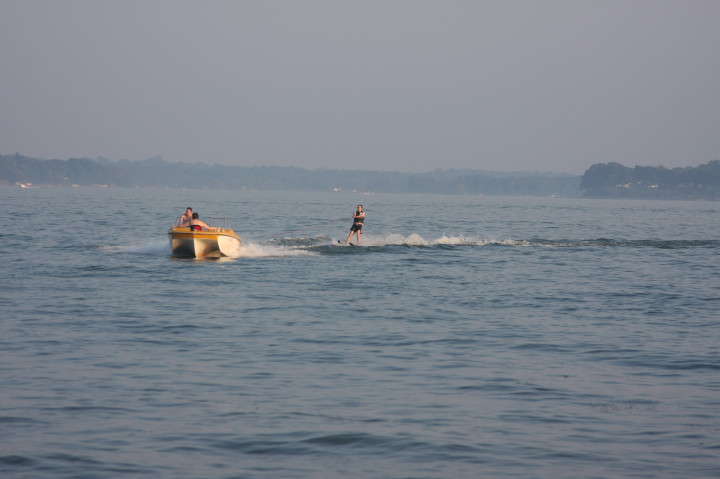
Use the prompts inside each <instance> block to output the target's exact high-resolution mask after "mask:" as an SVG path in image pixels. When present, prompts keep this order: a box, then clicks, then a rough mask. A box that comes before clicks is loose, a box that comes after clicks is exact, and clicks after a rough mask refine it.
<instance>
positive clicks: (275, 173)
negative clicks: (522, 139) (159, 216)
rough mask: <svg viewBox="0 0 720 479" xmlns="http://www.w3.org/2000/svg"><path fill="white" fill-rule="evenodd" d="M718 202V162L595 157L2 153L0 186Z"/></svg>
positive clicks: (719, 180)
mask: <svg viewBox="0 0 720 479" xmlns="http://www.w3.org/2000/svg"><path fill="white" fill-rule="evenodd" d="M18 183H33V184H36V185H57V186H71V185H80V186H91V185H104V186H118V187H130V188H135V187H155V188H158V187H159V188H207V189H248V190H296V191H330V190H342V191H361V192H366V191H367V192H374V193H422V194H431V193H436V194H468V195H481V194H484V195H506V196H508V195H510V196H523V195H525V196H560V197H570V198H576V197H581V196H582V197H586V198H639V199H690V200H720V160H714V161H711V162H709V163H706V164H704V165H700V166H697V167H687V168H672V169H668V168H665V167H663V166H635V167H633V168H630V167H626V166H623V165H621V164H619V163H614V162H611V163H597V164H594V165H592V166H591V167H590V168H588V169H587V170H586V171H585V173H584V174H583V175H582V176H573V175H565V174H554V173H537V172H525V173H498V172H489V171H482V170H473V169H455V170H442V169H437V170H434V171H431V172H427V173H406V172H399V171H348V170H328V169H313V170H310V169H305V168H298V167H284V166H223V165H207V164H204V163H170V162H168V161H165V160H164V159H162V158H161V157H155V158H150V159H147V160H141V161H130V160H118V161H113V160H108V159H106V158H96V159H90V158H70V159H67V160H58V159H52V160H46V159H40V158H31V157H27V156H24V155H21V154H19V153H16V154H14V155H0V184H4V185H14V184H18Z"/></svg>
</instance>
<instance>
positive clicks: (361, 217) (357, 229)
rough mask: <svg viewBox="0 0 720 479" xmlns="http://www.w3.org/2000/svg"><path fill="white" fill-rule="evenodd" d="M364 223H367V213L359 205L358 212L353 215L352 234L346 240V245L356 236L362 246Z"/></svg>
mask: <svg viewBox="0 0 720 479" xmlns="http://www.w3.org/2000/svg"><path fill="white" fill-rule="evenodd" d="M363 221H365V212H364V211H363V206H362V205H357V210H356V211H355V213H353V225H352V226H351V227H350V234H349V235H348V236H347V239H346V240H345V244H348V243H349V242H350V238H352V235H353V234H354V235H355V236H357V243H358V244H360V235H361V234H362V228H363Z"/></svg>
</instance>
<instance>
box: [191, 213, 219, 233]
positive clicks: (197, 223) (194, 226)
mask: <svg viewBox="0 0 720 479" xmlns="http://www.w3.org/2000/svg"><path fill="white" fill-rule="evenodd" d="M189 226H190V229H191V230H192V231H202V230H207V231H215V230H217V228H213V227H212V226H208V225H207V223H205V222H204V221H202V220H201V219H200V215H199V214H197V213H193V214H192V219H191V220H190V224H189Z"/></svg>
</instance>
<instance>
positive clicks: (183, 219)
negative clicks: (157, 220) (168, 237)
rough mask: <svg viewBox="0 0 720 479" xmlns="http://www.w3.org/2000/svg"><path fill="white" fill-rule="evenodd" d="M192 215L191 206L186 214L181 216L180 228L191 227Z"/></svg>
mask: <svg viewBox="0 0 720 479" xmlns="http://www.w3.org/2000/svg"><path fill="white" fill-rule="evenodd" d="M192 214H193V210H192V208H190V207H189V206H188V207H187V209H186V210H185V214H183V215H180V220H178V224H177V225H178V226H189V225H190V221H192Z"/></svg>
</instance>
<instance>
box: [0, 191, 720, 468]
mask: <svg viewBox="0 0 720 479" xmlns="http://www.w3.org/2000/svg"><path fill="white" fill-rule="evenodd" d="M0 198H2V200H3V206H4V211H5V213H3V224H4V226H5V228H3V229H2V230H1V231H0V240H1V241H0V262H1V265H2V272H3V274H2V278H3V279H2V288H1V289H0V310H1V311H2V320H1V322H0V325H1V328H2V329H1V330H0V331H1V332H2V335H1V336H0V338H1V339H0V341H1V344H2V345H1V347H0V438H2V439H0V475H2V477H11V478H39V477H42V478H116V477H138V478H154V479H157V478H201V477H202V478H280V477H282V478H295V477H296V478H337V477H343V478H474V477H505V478H507V477H510V478H513V477H517V478H525V477H548V478H550V477H552V478H577V477H624V478H663V477H666V478H677V477H683V478H691V477H692V478H704V477H707V478H710V477H718V475H720V419H719V417H720V416H719V413H720V374H718V373H719V372H720V354H719V353H720V347H719V343H718V337H719V335H718V333H719V332H720V331H719V329H720V327H719V326H718V324H719V323H718V312H717V311H718V307H719V306H720V268H719V267H720V255H719V252H720V238H718V231H719V230H720V228H719V227H720V215H719V212H720V204H718V203H701V202H670V201H668V202H648V201H633V202H626V201H599V200H565V199H558V198H547V199H538V198H481V197H463V196H401V195H362V194H352V193H327V194H307V193H303V194H301V193H266V192H239V191H200V190H198V191H191V190H123V189H90V188H78V189H62V188H36V189H26V190H21V189H19V188H10V187H5V188H0ZM357 203H363V204H364V206H365V210H366V212H367V220H366V229H365V235H364V236H363V245H362V246H360V247H345V246H339V245H337V240H338V239H342V240H344V238H345V235H346V234H347V232H348V228H349V226H350V223H351V220H350V216H351V214H352V212H353V211H354V207H355V205H356V204H357ZM186 206H192V207H194V208H195V210H196V211H198V212H200V214H201V219H205V220H208V218H209V217H211V216H229V217H231V218H233V222H232V224H233V226H234V228H235V229H236V231H237V232H238V233H239V234H240V235H241V236H242V237H243V239H244V246H243V248H242V250H241V251H240V252H239V257H237V258H225V259H223V260H190V259H174V258H172V257H171V256H170V254H169V253H170V251H169V247H168V244H167V238H166V233H167V229H168V227H169V225H170V224H171V223H172V222H173V220H174V218H175V217H176V216H177V215H179V214H180V213H182V212H183V210H184V208H185V207H186ZM208 222H209V223H210V224H213V221H212V220H210V221H208Z"/></svg>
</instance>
